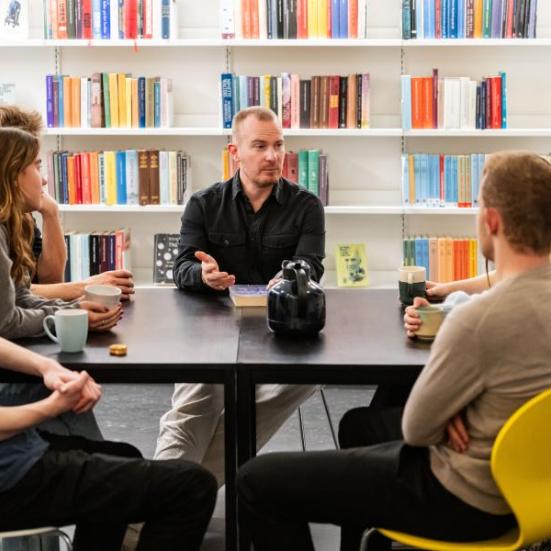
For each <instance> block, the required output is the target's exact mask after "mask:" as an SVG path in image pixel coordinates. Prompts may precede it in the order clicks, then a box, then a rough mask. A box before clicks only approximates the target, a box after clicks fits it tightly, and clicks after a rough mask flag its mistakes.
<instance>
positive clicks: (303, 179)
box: [222, 148, 329, 206]
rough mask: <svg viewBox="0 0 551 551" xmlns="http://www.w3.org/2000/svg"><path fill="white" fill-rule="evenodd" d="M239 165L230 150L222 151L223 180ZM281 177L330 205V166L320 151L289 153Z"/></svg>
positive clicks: (233, 172)
mask: <svg viewBox="0 0 551 551" xmlns="http://www.w3.org/2000/svg"><path fill="white" fill-rule="evenodd" d="M238 168H239V164H238V163H236V162H235V161H234V159H233V158H232V156H231V155H230V154H229V152H228V150H227V149H226V148H224V149H223V150H222V180H227V179H228V178H231V177H232V176H233V175H234V174H235V172H236V171H237V169H238ZM281 175H282V176H283V177H284V178H287V179H288V180H291V182H295V183H296V184H299V185H301V186H303V187H305V188H306V189H307V190H308V191H311V192H312V193H314V194H315V195H317V196H318V197H319V198H320V200H321V202H322V203H323V204H324V205H325V206H327V205H328V204H329V164H328V157H327V155H326V154H324V153H323V151H322V150H320V149H301V150H300V151H298V152H294V151H287V153H286V154H285V160H284V162H283V170H282V173H281Z"/></svg>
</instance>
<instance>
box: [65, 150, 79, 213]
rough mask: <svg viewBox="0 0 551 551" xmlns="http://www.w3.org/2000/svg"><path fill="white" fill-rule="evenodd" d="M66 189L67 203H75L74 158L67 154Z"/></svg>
mask: <svg viewBox="0 0 551 551" xmlns="http://www.w3.org/2000/svg"><path fill="white" fill-rule="evenodd" d="M67 191H68V192H69V204H70V205H76V204H77V185H76V181H75V158H74V156H73V155H68V156H67Z"/></svg>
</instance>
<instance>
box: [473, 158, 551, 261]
mask: <svg viewBox="0 0 551 551" xmlns="http://www.w3.org/2000/svg"><path fill="white" fill-rule="evenodd" d="M483 174H484V184H483V186H482V200H483V202H484V206H485V207H493V208H495V209H496V210H497V211H498V212H499V213H500V215H501V218H502V220H503V231H504V234H505V238H506V239H507V241H508V242H509V244H510V245H511V247H512V248H513V249H514V250H516V251H517V252H521V253H526V252H534V253H536V254H548V253H549V249H550V244H551V164H550V163H549V162H548V161H547V160H545V159H543V158H542V157H541V156H540V155H536V154H535V153H530V152H527V151H504V152H498V153H494V154H492V155H489V156H488V158H487V160H486V163H485V164H484V173H483Z"/></svg>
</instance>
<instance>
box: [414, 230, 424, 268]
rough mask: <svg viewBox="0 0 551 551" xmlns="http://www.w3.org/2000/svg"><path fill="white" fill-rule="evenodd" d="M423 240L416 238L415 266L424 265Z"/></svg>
mask: <svg viewBox="0 0 551 551" xmlns="http://www.w3.org/2000/svg"><path fill="white" fill-rule="evenodd" d="M421 241H422V239H421V238H420V237H416V238H415V265H416V266H422V265H423V248H422V245H421Z"/></svg>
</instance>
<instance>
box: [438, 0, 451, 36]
mask: <svg viewBox="0 0 551 551" xmlns="http://www.w3.org/2000/svg"><path fill="white" fill-rule="evenodd" d="M440 12H441V13H440V27H441V29H442V38H449V35H450V33H449V30H448V26H449V25H448V13H449V0H442V2H441V5H440Z"/></svg>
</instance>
